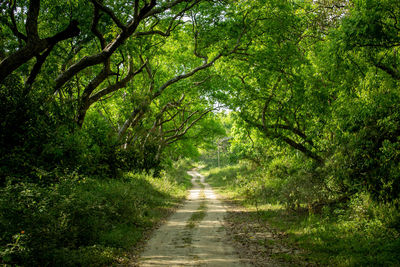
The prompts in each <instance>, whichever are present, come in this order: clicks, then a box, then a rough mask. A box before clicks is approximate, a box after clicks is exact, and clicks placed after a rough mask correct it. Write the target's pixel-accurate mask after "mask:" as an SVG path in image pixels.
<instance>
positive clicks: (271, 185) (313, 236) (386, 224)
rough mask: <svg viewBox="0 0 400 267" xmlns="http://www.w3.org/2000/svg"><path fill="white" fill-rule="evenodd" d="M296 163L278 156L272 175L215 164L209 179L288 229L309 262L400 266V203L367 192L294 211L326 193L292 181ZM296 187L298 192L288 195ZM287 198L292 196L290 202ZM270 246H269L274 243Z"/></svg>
mask: <svg viewBox="0 0 400 267" xmlns="http://www.w3.org/2000/svg"><path fill="white" fill-rule="evenodd" d="M293 164H295V162H294V161H292V162H285V161H283V160H282V159H280V160H275V161H274V162H272V163H271V166H270V169H269V171H268V173H265V172H264V173H260V172H258V173H257V172H255V171H251V170H250V171H249V169H247V168H246V167H245V166H240V165H236V166H229V167H225V168H215V169H211V170H209V172H208V176H207V181H208V182H209V183H210V184H212V185H213V186H216V187H217V188H218V189H219V192H221V193H223V194H224V195H225V196H226V197H228V198H230V199H234V200H236V201H239V203H240V204H243V205H246V207H247V208H248V209H249V210H254V211H255V213H256V214H257V218H258V219H257V220H258V222H260V221H261V222H264V221H265V223H267V224H268V225H270V226H272V227H274V228H276V229H278V230H280V231H284V232H285V233H286V234H287V235H286V238H284V239H283V241H284V242H285V243H288V245H291V246H295V247H299V248H300V249H302V250H304V251H306V253H301V254H299V255H297V257H300V258H301V259H303V260H305V261H308V262H311V263H315V264H318V265H328V266H332V265H334V266H360V265H361V266H376V265H389V266H397V265H398V264H400V257H399V255H398V250H399V249H400V243H399V238H400V228H399V218H400V212H399V210H398V208H396V206H397V205H398V202H395V203H386V204H382V203H378V202H376V201H374V200H373V199H372V198H371V197H370V196H369V195H368V194H367V193H360V194H357V195H354V196H353V197H352V198H351V200H350V201H349V202H348V204H345V205H343V203H342V204H341V205H333V206H329V205H326V206H324V207H323V208H322V210H320V213H315V210H310V213H305V212H303V211H304V209H297V210H296V211H294V210H288V209H287V204H290V203H291V202H292V201H293V200H295V201H296V202H297V203H305V200H307V199H313V198H315V197H314V194H319V197H320V196H321V193H319V192H318V191H317V190H318V188H319V187H320V186H318V185H317V186H316V188H313V186H312V185H310V184H300V183H301V182H306V183H308V181H305V180H303V181H302V180H300V179H299V177H295V178H296V179H294V180H295V182H294V181H292V179H291V178H290V176H291V175H293V174H295V173H296V172H298V170H296V169H294V168H293V166H291V165H293ZM263 175H265V176H263ZM260 176H261V177H260ZM274 176H277V177H274ZM288 176H289V177H288ZM278 177H280V178H278ZM308 180H309V177H308ZM293 190H297V191H296V192H295V193H294V194H293V195H290V194H289V195H287V192H288V191H291V192H294V191H293ZM307 190H309V191H307ZM262 196H266V198H264V199H263V198H262ZM285 197H289V198H291V199H292V200H286V201H285V200H284V199H285ZM304 197H306V199H305V198H304ZM324 199H327V196H324ZM280 203H281V204H280ZM249 216H250V215H249ZM265 246H266V249H267V248H269V246H268V244H265ZM272 256H273V257H280V256H282V255H272ZM283 256H284V255H283Z"/></svg>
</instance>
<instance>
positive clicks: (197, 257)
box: [139, 170, 249, 266]
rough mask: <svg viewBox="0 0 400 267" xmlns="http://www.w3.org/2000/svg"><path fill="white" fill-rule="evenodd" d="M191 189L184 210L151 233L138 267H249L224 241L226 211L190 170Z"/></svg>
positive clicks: (210, 190)
mask: <svg viewBox="0 0 400 267" xmlns="http://www.w3.org/2000/svg"><path fill="white" fill-rule="evenodd" d="M188 173H189V174H190V175H191V176H192V177H193V178H192V183H193V188H192V189H191V190H190V194H189V197H188V199H187V201H186V202H185V203H184V205H183V207H181V208H180V209H178V210H177V211H176V213H175V214H174V215H172V216H171V217H170V219H169V220H168V221H167V222H166V223H165V224H164V225H163V226H161V227H160V228H159V229H158V230H156V232H155V233H154V235H153V237H152V238H151V239H150V240H149V242H148V243H147V246H146V247H145V250H144V252H143V253H142V255H141V259H140V261H139V266H249V265H248V264H247V263H244V262H243V260H242V261H240V260H239V258H238V256H237V254H236V252H235V249H234V248H233V247H232V246H231V245H230V244H229V243H228V242H227V241H226V240H227V237H226V232H225V229H224V227H223V219H224V216H225V215H226V209H225V208H224V206H223V204H222V202H221V201H219V200H218V199H217V197H216V195H215V194H214V192H213V190H212V189H211V187H210V186H209V185H208V184H207V183H205V182H204V176H202V175H201V174H199V173H198V172H197V171H195V170H193V171H190V172H188Z"/></svg>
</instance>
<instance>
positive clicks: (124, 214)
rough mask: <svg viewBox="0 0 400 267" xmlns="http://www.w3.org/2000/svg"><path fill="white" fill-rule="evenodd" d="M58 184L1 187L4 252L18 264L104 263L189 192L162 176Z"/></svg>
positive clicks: (1, 252) (0, 230)
mask: <svg viewBox="0 0 400 267" xmlns="http://www.w3.org/2000/svg"><path fill="white" fill-rule="evenodd" d="M63 178H64V179H62V180H61V181H60V182H59V183H57V184H54V185H50V186H40V185H37V184H34V183H14V184H13V183H8V184H7V185H6V186H5V187H4V188H2V189H1V192H0V196H1V197H0V233H1V236H0V238H1V239H0V247H1V250H0V255H1V258H2V262H3V263H6V264H19V265H40V266H54V265H63V266H64V265H69V266H76V265H81V266H86V265H96V266H99V265H106V264H110V263H111V262H112V261H113V260H114V259H115V257H116V255H118V253H120V252H121V251H122V250H124V249H125V250H127V249H128V248H130V247H132V246H134V245H135V244H136V243H137V242H138V240H140V239H141V238H142V235H143V233H144V231H146V230H147V229H149V228H151V227H152V226H153V225H154V224H155V223H157V222H158V221H159V220H160V218H161V217H163V216H165V214H166V212H167V211H168V210H169V209H170V208H171V207H173V206H174V205H176V204H177V202H178V201H180V200H181V199H182V198H183V197H184V196H185V189H186V187H185V186H184V185H182V184H181V185H179V184H178V183H177V182H175V181H173V180H172V178H171V177H169V176H167V175H164V176H162V177H159V178H154V177H151V176H149V175H145V174H133V173H130V174H127V175H125V176H124V179H122V180H112V181H110V180H93V179H87V178H84V177H81V176H78V175H72V176H64V177H63Z"/></svg>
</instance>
